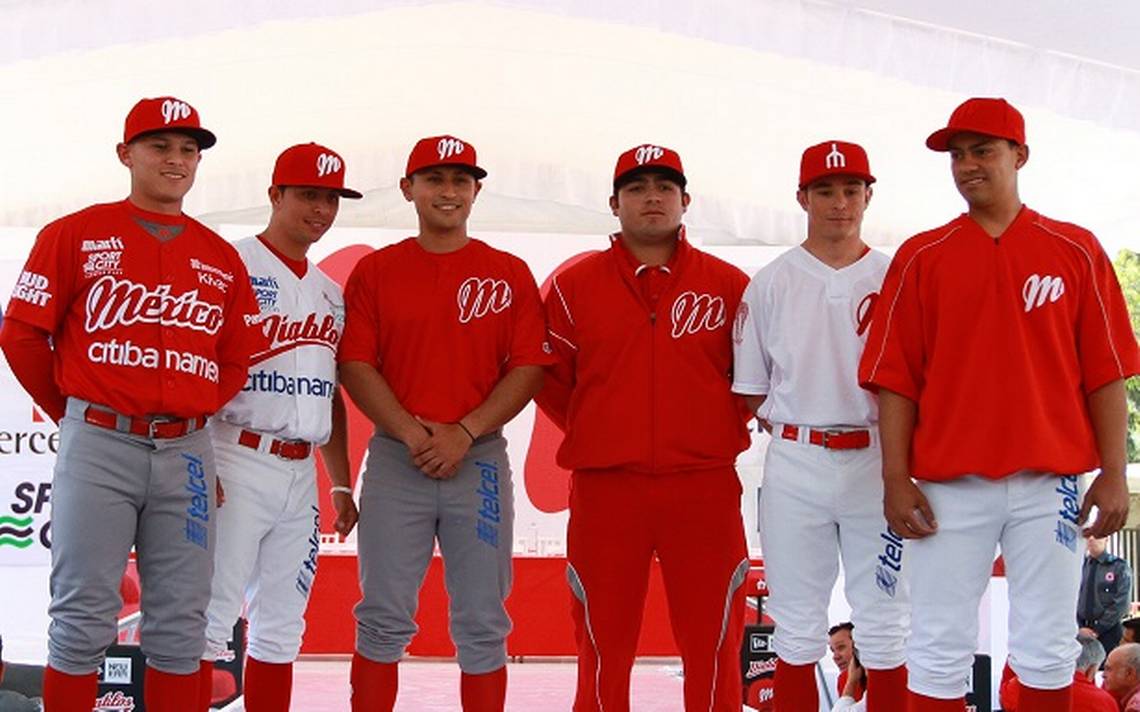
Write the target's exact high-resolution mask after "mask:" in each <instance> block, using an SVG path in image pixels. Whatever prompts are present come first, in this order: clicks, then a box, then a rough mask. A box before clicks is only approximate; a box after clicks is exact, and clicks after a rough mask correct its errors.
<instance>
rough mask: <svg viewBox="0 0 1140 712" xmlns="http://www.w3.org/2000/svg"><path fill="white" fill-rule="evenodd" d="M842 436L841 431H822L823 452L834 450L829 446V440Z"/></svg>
mask: <svg viewBox="0 0 1140 712" xmlns="http://www.w3.org/2000/svg"><path fill="white" fill-rule="evenodd" d="M840 435H843V431H842V430H824V431H823V447H824V449H825V450H834V449H835V448H833V447H832V446H831V438H833V437H838V436H840Z"/></svg>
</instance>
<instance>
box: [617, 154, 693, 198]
mask: <svg viewBox="0 0 1140 712" xmlns="http://www.w3.org/2000/svg"><path fill="white" fill-rule="evenodd" d="M646 170H659V171H665V172H667V173H670V174H672V176H673V178H674V179H675V180H676V181H677V183H678V184H680V186H681V188H682V189H684V187H685V183H686V182H687V180H686V178H685V169H684V168H683V167H682V166H681V157H680V156H679V155H677V152H676V151H674V150H673V149H671V148H665V147H664V146H656V145H653V144H651V143H643V144H641V145H640V146H634V147H633V148H631V149H629V150H628V151H626V152H625V153H623V154H621V155H620V156H618V159H617V165H616V166H614V190H615V191H616V190H617V189H618V188H620V187H621V184H622V183H625V182H626V181H627V180H628V179H629V178H631V177H632V176H634V175H636V174H637V173H638V172H641V171H646Z"/></svg>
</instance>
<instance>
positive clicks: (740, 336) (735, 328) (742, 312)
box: [732, 300, 748, 344]
mask: <svg viewBox="0 0 1140 712" xmlns="http://www.w3.org/2000/svg"><path fill="white" fill-rule="evenodd" d="M747 325H748V302H746V301H743V300H741V302H740V304H739V305H737V307H736V316H735V317H734V318H733V320H732V343H734V344H743V343H744V327H745V326H747Z"/></svg>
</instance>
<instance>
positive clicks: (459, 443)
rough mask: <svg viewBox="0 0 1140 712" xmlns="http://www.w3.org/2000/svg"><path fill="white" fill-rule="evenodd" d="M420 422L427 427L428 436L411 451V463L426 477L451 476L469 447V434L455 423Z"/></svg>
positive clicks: (444, 477)
mask: <svg viewBox="0 0 1140 712" xmlns="http://www.w3.org/2000/svg"><path fill="white" fill-rule="evenodd" d="M420 422H421V423H422V424H423V426H424V427H425V428H427V431H428V438H427V440H425V441H424V442H423V443H422V444H421V445H420V447H419V448H418V449H416V450H413V451H412V463H413V464H415V466H416V467H418V468H420V470H422V471H423V473H424V474H425V475H427V476H428V477H432V478H435V479H447V478H449V477H453V476H454V475H455V473H456V472H458V471H459V465H460V463H461V462H463V457H464V456H465V455H466V454H467V451H468V450H469V449H470V448H471V438H470V436H468V435H467V433H466V431H464V430H463V428H461V427H459V426H458V425H456V424H455V423H437V422H435V421H431V420H423V419H421V420H420Z"/></svg>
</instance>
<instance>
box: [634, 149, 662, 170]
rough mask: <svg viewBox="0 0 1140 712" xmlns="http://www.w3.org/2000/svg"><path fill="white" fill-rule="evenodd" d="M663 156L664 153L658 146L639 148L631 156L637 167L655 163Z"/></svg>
mask: <svg viewBox="0 0 1140 712" xmlns="http://www.w3.org/2000/svg"><path fill="white" fill-rule="evenodd" d="M664 155H665V151H664V150H663V149H662V148H661V147H660V146H640V147H638V149H637V152H636V153H634V154H633V157H634V160H636V161H637V165H639V166H643V165H645V164H646V163H648V162H649V161H656V160H657V159H658V158H661V157H662V156H664Z"/></svg>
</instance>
